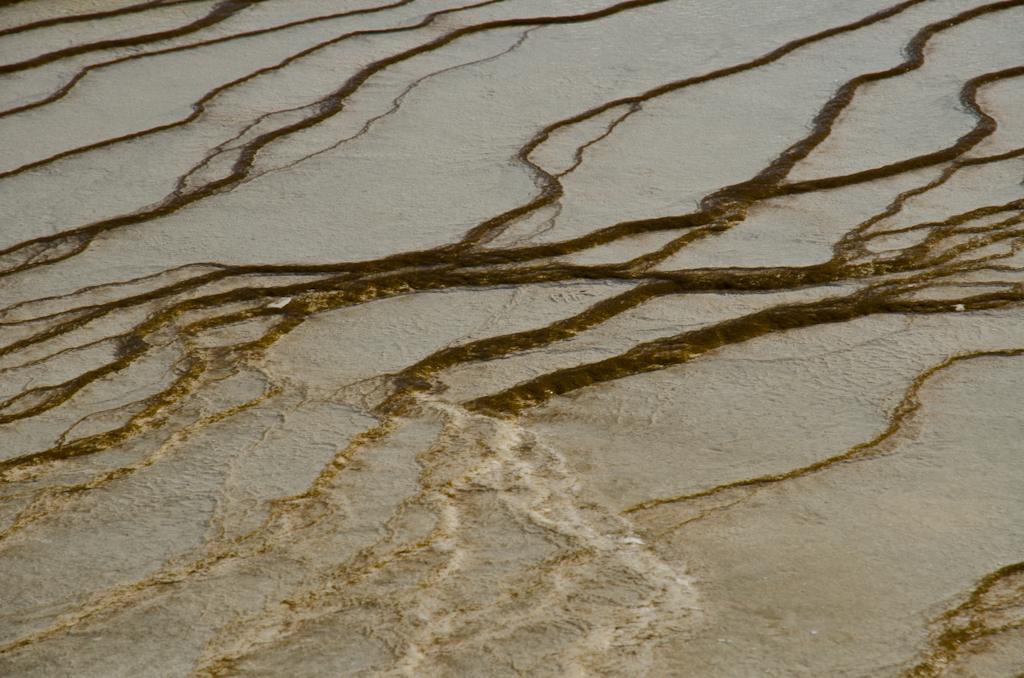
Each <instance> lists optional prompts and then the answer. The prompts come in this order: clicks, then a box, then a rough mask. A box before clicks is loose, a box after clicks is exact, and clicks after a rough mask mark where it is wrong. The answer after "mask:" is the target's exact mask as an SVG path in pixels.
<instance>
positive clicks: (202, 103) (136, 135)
mask: <svg viewBox="0 0 1024 678" xmlns="http://www.w3.org/2000/svg"><path fill="white" fill-rule="evenodd" d="M259 1H261V2H262V1H264V0H259ZM413 1H414V0H402V1H401V2H396V3H394V4H392V5H385V6H383V7H379V8H374V9H373V10H355V11H352V12H345V13H342V14H339V15H337V16H336V17H330V18H332V19H335V18H341V17H345V16H352V15H355V14H365V13H369V12H371V11H380V10H383V9H392V8H394V7H398V6H400V5H404V4H408V3H410V2H413ZM501 1H502V0H488V2H485V3H480V4H489V3H491V2H501ZM475 6H477V5H470V6H469V7H475ZM461 9H463V8H460V9H458V10H451V11H461ZM431 20H432V19H428V20H426V21H424V22H423V23H421V24H418V25H414V26H402V27H397V28H382V29H377V30H366V31H354V32H351V33H345V34H343V35H341V36H339V37H337V38H333V39H331V40H328V41H326V42H322V43H320V44H317V45H314V46H313V47H309V48H307V49H304V50H302V51H299V52H296V53H295V54H293V55H291V56H289V57H287V58H285V59H284V60H283V61H281V62H279V63H277V64H275V65H273V66H267V67H265V68H260V69H258V70H256V71H253V72H252V73H249V74H248V75H244V76H242V77H240V78H236V79H235V80H232V81H230V82H227V83H224V84H223V85H220V86H218V87H215V88H214V89H212V90H210V91H209V92H207V93H206V94H204V95H203V96H202V97H201V98H200V99H199V100H198V101H196V102H195V103H193V104H192V113H190V114H189V115H187V116H186V117H184V118H182V119H181V120H176V121H174V122H170V123H167V124H165V125H159V126H157V127H151V128H149V129H146V130H142V131H141V132H132V133H130V134H125V135H122V136H119V137H114V138H112V139H105V140H103V141H98V142H96V143H93V144H87V145H85V146H79V147H77V148H72V149H68V150H66V151H62V152H60V153H57V154H54V155H52V156H50V157H48V158H43V159H41V160H35V161H33V162H30V163H26V164H24V165H21V166H19V167H15V168H14V169H11V170H6V171H4V172H0V180H2V179H6V178H7V177H11V176H16V175H19V174H24V173H26V172H29V171H31V170H34V169H37V168H39V167H43V166H46V165H49V164H51V163H54V162H57V161H58V160H63V159H64V158H69V157H72V156H75V155H80V154H82V153H87V152H89V151H94V150H97V149H99V148H105V147H107V146H112V145H115V144H118V143H121V142H123V141H132V140H135V139H141V138H142V137H145V136H149V135H151V134H156V133H157V132H163V131H166V130H169V129H174V128H176V127H182V126H184V125H187V124H189V123H191V122H193V121H195V120H196V119H198V118H199V117H200V116H201V115H202V114H203V113H204V112H205V111H206V104H207V103H209V102H210V101H211V100H212V99H214V98H216V97H217V96H218V95H220V94H222V93H223V92H224V91H226V90H229V89H231V88H232V87H235V86H237V85H240V84H241V83H243V82H246V81H248V80H252V79H253V78H256V77H259V76H261V75H264V74H266V73H269V72H271V71H275V70H278V69H281V68H284V67H286V66H287V65H289V64H291V63H292V62H293V61H296V60H298V59H301V58H302V57H305V56H308V55H309V54H312V53H313V52H315V51H317V50H320V49H323V48H324V47H328V46H330V45H333V44H335V43H338V42H341V41H343V40H347V39H349V38H352V37H361V36H364V35H378V34H387V33H400V32H403V31H409V30H415V29H416V28H422V27H423V26H426V25H428V24H429V23H430V21H431ZM296 23H305V22H296ZM280 28H281V27H275V28H273V29H266V30H264V31H253V32H252V33H251V34H252V35H255V34H258V33H260V32H270V31H271V30H279V29H280ZM248 35H249V34H240V35H234V36H229V37H227V38H222V39H219V40H211V41H209V42H206V43H202V44H198V45H185V46H181V47H173V48H170V49H166V50H161V51H158V52H148V53H146V54H135V55H132V56H128V57H123V58H120V59H115V60H113V61H108V62H104V63H100V64H94V65H92V66H87V67H86V68H84V69H82V70H81V71H80V72H79V73H78V74H77V75H75V77H74V78H72V79H71V80H70V81H69V82H68V83H67V84H66V85H65V86H64V87H62V88H61V89H60V90H58V91H57V92H56V93H55V94H53V95H51V96H50V97H47V98H46V99H42V100H40V101H37V102H35V103H32V104H26V105H24V106H21V107H19V108H14V109H10V110H8V111H5V112H3V113H0V118H2V117H5V116H8V115H14V114H16V113H20V112H22V111H25V110H28V109H31V108H37V107H40V106H44V105H46V104H49V103H52V102H54V101H56V100H58V99H61V98H63V97H64V96H65V95H66V94H67V93H68V92H69V91H70V90H71V89H72V88H73V87H74V86H75V85H76V84H77V83H78V82H79V81H80V80H81V79H82V78H83V77H85V75H87V74H88V73H90V72H91V71H92V70H94V69H96V68H102V67H105V66H110V65H112V64H118V63H123V62H127V61H132V60H135V59H144V58H147V57H151V56H159V55H161V54H170V53H172V52H180V51H185V50H190V49H198V48H201V47H205V46H208V45H212V44H216V43H218V42H226V41H228V40H234V39H236V38H239V37H248ZM318 104H319V102H314V103H312V104H307V105H305V106H302V107H301V108H312V107H315V106H317V105H318ZM289 110H297V109H289ZM277 112H280V111H274V113H277ZM269 115H272V113H267V114H264V115H261V116H260V117H259V118H258V119H257V122H258V121H259V120H263V119H264V118H266V117H267V116H269ZM207 159H208V158H207ZM204 162H205V161H204ZM201 165H202V163H200V166H201ZM186 176H187V175H186ZM183 178H184V177H183ZM179 181H181V179H179ZM173 195H174V194H173V193H172V197H173ZM85 228H88V227H85ZM79 230H80V229H76V230H71V231H65V232H64V233H69V234H70V233H77V232H78V231H79ZM52 238H53V236H51V239H52ZM26 242H27V243H33V242H35V241H26ZM7 251H8V250H5V251H4V252H0V255H2V254H4V253H5V252H7Z"/></svg>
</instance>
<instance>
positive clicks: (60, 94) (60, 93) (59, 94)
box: [0, 0, 415, 177]
mask: <svg viewBox="0 0 1024 678" xmlns="http://www.w3.org/2000/svg"><path fill="white" fill-rule="evenodd" d="M183 1H186V2H193V1H195V0H183ZM259 1H260V2H263V1H264V0H259ZM412 2H415V0H397V1H396V2H393V3H391V4H390V5H380V6H377V7H370V8H365V9H356V10H352V11H350V12H340V13H338V14H325V15H323V16H317V17H310V18H309V19H300V20H298V21H292V22H290V23H286V24H280V25H277V26H271V27H270V28H261V29H258V30H254V31H246V32H244V33H234V34H232V35H226V36H224V37H221V38H214V39H212V40H205V41H203V42H199V43H196V44H194V45H179V46H177V47H168V48H166V49H160V50H154V51H152V52H145V53H144V54H132V55H130V56H126V57H119V58H117V59H112V60H110V61H102V62H99V63H95V64H91V65H89V66H85V67H83V68H82V69H81V70H80V71H78V73H76V74H75V75H74V76H73V77H72V78H71V80H69V81H68V82H67V83H65V84H64V85H63V86H61V88H60V89H58V90H57V91H56V92H54V93H53V94H51V95H49V96H48V97H45V98H43V99H40V100H38V101H34V102H32V103H30V104H25V105H23V106H18V107H16V108H9V109H7V110H5V111H0V118H5V117H7V116H9V115H15V114H17V113H21V112H23V111H27V110H30V109H33V108H39V107H41V106H45V105H47V104H52V103H53V102H54V101H58V100H60V99H63V98H64V97H65V96H67V94H68V92H70V91H71V90H72V89H73V88H74V87H75V85H77V84H78V83H79V82H80V81H81V80H82V78H84V77H85V76H86V75H88V74H89V73H91V72H92V71H94V70H98V69H101V68H106V67H108V66H114V65H116V64H120V63H124V62H126V61H134V60H136V59H145V58H147V57H153V56H161V55H163V54H171V53H173V52H183V51H186V50H190V49H199V48H202V47H208V46H210V45H217V44H220V43H222V42H231V41H232V40H241V39H245V38H251V37H255V36H257V35H265V34H267V33H274V32H276V31H283V30H287V29H289V28H295V27H296V26H302V25H306V24H313V23H318V22H320V21H330V20H333V19H341V18H345V17H349V16H355V15H358V14H373V13H376V12H381V11H385V10H389V9H394V8H396V7H401V6H402V5H408V4H410V3H412ZM325 44H331V43H330V42H328V43H325ZM321 46H322V45H315V46H314V48H313V49H319V48H320V47H321ZM305 53H306V50H303V52H300V53H299V55H300V56H301V55H304V54H305ZM293 56H294V55H293ZM289 60H291V58H289ZM236 82H238V81H236ZM229 84H231V83H229ZM0 177H2V175H0Z"/></svg>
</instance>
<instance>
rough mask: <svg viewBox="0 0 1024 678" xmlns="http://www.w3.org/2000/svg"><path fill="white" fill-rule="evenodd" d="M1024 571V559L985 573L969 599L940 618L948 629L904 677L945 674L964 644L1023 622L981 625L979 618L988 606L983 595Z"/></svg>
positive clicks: (919, 677) (1019, 625) (932, 677)
mask: <svg viewBox="0 0 1024 678" xmlns="http://www.w3.org/2000/svg"><path fill="white" fill-rule="evenodd" d="M1021 573H1024V562H1021V563H1013V564H1011V565H1007V566H1005V567H1001V568H999V569H998V570H996V571H995V572H991V573H989V574H987V575H985V576H984V577H983V578H982V579H981V581H979V582H978V584H977V585H976V586H975V588H974V590H973V591H971V594H970V596H969V597H968V598H967V600H966V601H964V602H963V603H961V604H960V605H958V606H957V607H955V608H954V609H952V610H949V611H948V612H946V613H945V614H943V615H942V617H941V619H942V620H943V621H944V622H945V625H946V628H945V630H944V631H943V632H942V633H941V634H939V636H938V637H937V638H935V639H934V640H933V641H932V642H931V644H930V645H931V647H930V648H929V650H930V651H929V652H928V654H929V655H930V656H929V657H928V659H926V660H924V661H922V662H920V663H918V664H916V665H914V666H913V667H911V668H910V669H908V670H907V671H906V672H905V673H903V674H902V675H903V676H904V678H936V677H937V676H939V675H941V674H942V673H943V671H944V669H945V668H946V666H947V665H948V663H949V662H951V661H953V660H954V659H956V658H957V656H958V655H959V654H960V649H961V646H963V645H964V644H966V643H969V642H972V641H975V640H978V639H979V638H983V637H985V636H988V635H992V634H994V633H1000V632H1003V631H1006V630H1009V629H1011V628H1020V627H1021V626H1022V625H1024V622H1022V621H1020V620H1017V621H1015V622H1010V624H1008V625H1006V624H1004V625H1001V626H997V627H995V628H987V627H986V626H985V625H984V620H982V623H981V624H979V623H978V619H977V617H978V615H979V612H980V613H981V614H984V612H985V611H986V609H987V608H986V607H985V606H984V605H983V602H984V596H985V595H986V594H987V593H988V592H989V591H991V590H992V588H993V587H995V585H996V584H998V583H999V582H1000V581H1002V580H1003V579H1006V578H1007V577H1012V576H1014V575H1019V574H1021ZM962 615H969V616H970V619H969V620H968V621H967V624H966V625H962V624H961V625H953V624H952V622H953V621H954V620H955V619H956V618H957V617H959V616H962ZM1019 676H1024V674H1016V675H1015V676H1014V678H1019Z"/></svg>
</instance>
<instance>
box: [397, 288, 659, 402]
mask: <svg viewBox="0 0 1024 678" xmlns="http://www.w3.org/2000/svg"><path fill="white" fill-rule="evenodd" d="M678 291H679V285H677V284H676V283H674V282H672V281H652V282H647V283H644V284H642V285H639V286H637V287H634V288H633V289H631V290H628V291H626V292H623V293H622V294H617V295H615V296H614V297H611V298H609V299H605V300H603V301H599V302H597V303H596V304H594V305H592V306H590V307H589V308H588V309H586V310H585V311H583V312H582V313H578V314H576V315H574V316H571V317H569V318H563V319H562V320H557V321H555V322H553V323H551V324H549V325H547V326H546V327H541V328H537V329H533V330H526V331H523V332H516V333H514V334H505V335H501V336H497V337H489V338H487V339H480V340H478V341H473V342H469V343H467V344H463V345H461V346H453V347H451V348H447V349H443V350H441V351H437V352H436V353H433V354H431V355H430V356H428V357H427V358H424V359H423V360H421V361H419V362H417V363H416V364H414V365H411V366H409V367H407V368H405V369H404V370H402V371H401V372H399V373H398V374H396V375H395V376H394V377H393V381H392V383H393V385H394V386H395V387H396V389H397V392H396V394H395V395H393V396H392V397H391V398H389V399H388V400H387V401H385V403H383V404H381V405H380V406H379V407H378V410H380V411H381V412H385V413H387V412H391V411H392V410H394V409H395V408H396V406H397V405H398V404H399V403H400V401H401V400H402V399H403V398H405V397H406V396H407V395H408V394H409V393H411V392H414V391H420V392H423V391H428V390H431V388H432V385H431V384H430V382H429V381H428V378H429V377H430V375H432V374H434V373H436V372H439V371H441V370H444V369H447V368H450V367H452V366H453V365H456V364H461V363H468V362H474V361H478V360H494V359H496V358H501V357H504V356H508V355H511V354H513V353H518V352H521V351H526V350H530V349H532V348H537V347H540V346H547V345H550V344H553V343H555V342H559V341H564V340H566V339H570V338H572V337H574V336H576V335H578V334H580V333H581V332H584V331H586V330H588V329H590V328H591V327H594V326H596V325H600V324H601V323H603V322H605V321H607V320H609V319H610V318H612V317H614V316H616V315H619V314H620V313H623V312H625V311H628V310H629V309H632V308H636V307H637V306H640V305H641V304H643V303H645V302H647V301H649V300H651V299H654V298H656V297H660V296H663V295H665V294H671V293H673V292H678Z"/></svg>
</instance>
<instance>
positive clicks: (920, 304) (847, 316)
mask: <svg viewBox="0 0 1024 678" xmlns="http://www.w3.org/2000/svg"><path fill="white" fill-rule="evenodd" d="M877 296H879V295H872V294H869V293H867V292H857V293H854V294H852V295H849V296H846V297H839V298H835V297H833V298H829V299H824V300H821V301H815V302H811V303H807V304H793V305H785V306H776V307H773V308H770V309H766V310H764V311H758V312H756V313H752V314H749V315H746V316H741V317H739V318H735V319H732V320H728V321H724V322H722V323H717V324H715V325H712V326H709V327H705V328H701V329H698V330H693V331H691V332H685V333H683V334H680V335H676V336H673V337H666V338H663V339H656V340H653V341H649V342H645V343H643V344H639V345H637V346H635V347H634V348H632V349H630V350H628V351H626V352H624V353H622V354H620V355H618V356H614V357H612V358H607V359H605V360H601V361H598V362H595V363H587V364H584V365H579V366H576V367H571V368H566V369H562V370H556V371H555V372H551V373H548V374H546V375H543V376H540V377H537V378H535V379H530V380H528V381H525V382H522V383H520V384H517V385H516V386H513V387H511V388H508V389H505V390H503V391H499V392H498V393H495V394H492V395H488V396H484V397H482V398H476V399H474V400H471V401H469V402H466V403H463V405H464V406H465V407H466V408H467V409H469V410H471V411H477V412H481V413H484V414H489V415H492V416H499V417H507V416H510V415H514V414H515V413H517V412H520V411H522V410H524V409H526V408H529V407H535V406H537V405H540V404H543V403H545V402H547V401H548V400H550V399H551V398H553V397H555V396H561V395H565V394H567V393H570V392H572V391H576V390H579V389H581V388H584V387H587V386H591V385H593V384H597V383H601V382H605V381H611V380H613V379H619V378H621V377H626V376H632V375H635V374H640V373H641V372H649V371H652V370H661V369H665V368H667V367H672V366H675V365H680V364H682V363H685V362H689V361H690V360H692V359H694V358H696V357H698V356H701V355H703V354H705V353H707V352H709V351H711V350H713V349H716V348H721V347H723V346H726V345H730V344H737V343H742V342H745V341H748V340H750V339H754V338H756V337H760V336H763V335H765V334H769V333H772V332H780V331H786V330H794V329H801V328H806V327H812V326H816V325H824V324H832V323H841V322H848V321H850V320H855V319H857V318H861V317H865V316H868V315H874V314H878V313H945V312H951V311H954V310H955V309H954V306H955V305H956V304H957V303H960V304H963V305H964V306H969V307H970V309H971V310H980V309H987V308H998V307H1000V306H1005V305H1007V304H1012V303H1016V302H1020V301H1022V300H1024V290H1022V289H1020V288H1019V287H1018V288H1017V289H1015V290H1012V291H1009V292H1007V291H1002V292H994V293H990V294H983V295H976V296H973V297H969V298H965V299H959V300H954V301H923V300H922V301H908V300H899V299H895V298H893V297H894V296H896V295H895V294H894V293H892V292H890V293H888V294H885V295H884V296H882V297H881V298H873V297H877Z"/></svg>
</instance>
